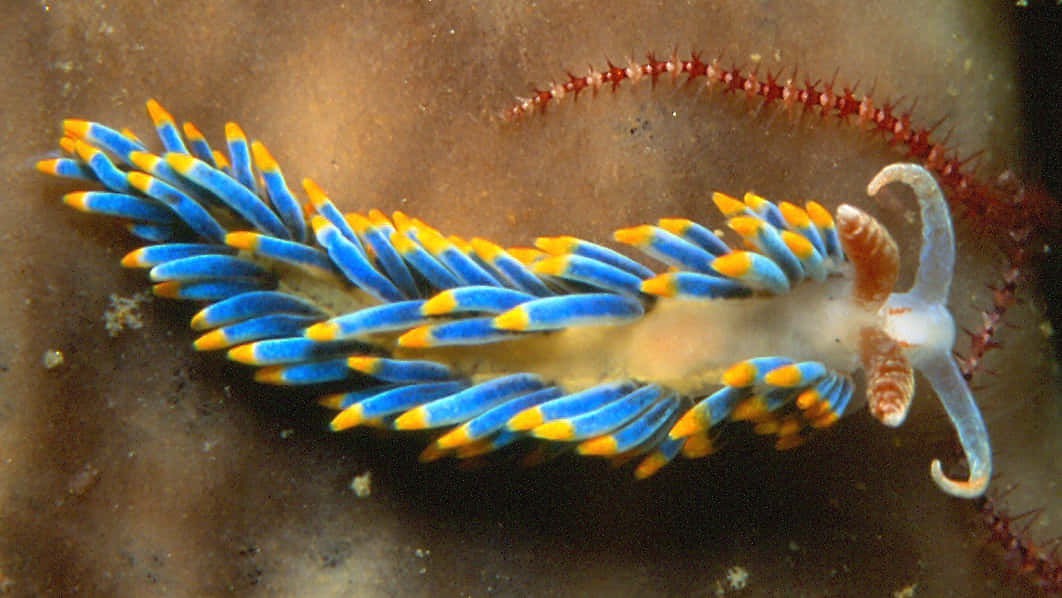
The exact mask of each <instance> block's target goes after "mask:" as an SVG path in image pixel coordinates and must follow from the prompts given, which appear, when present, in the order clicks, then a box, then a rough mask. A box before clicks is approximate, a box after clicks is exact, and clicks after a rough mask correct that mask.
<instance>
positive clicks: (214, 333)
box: [193, 314, 320, 351]
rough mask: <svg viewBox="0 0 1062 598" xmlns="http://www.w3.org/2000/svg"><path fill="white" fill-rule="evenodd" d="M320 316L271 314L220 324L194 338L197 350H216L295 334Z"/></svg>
mask: <svg viewBox="0 0 1062 598" xmlns="http://www.w3.org/2000/svg"><path fill="white" fill-rule="evenodd" d="M319 319H320V318H317V317H312V316H297V315H292V314H272V315H268V316H261V317H258V318H251V319H248V320H244V321H242V322H239V323H237V324H230V325H228V326H222V327H221V328H217V329H215V330H211V331H210V332H208V333H206V334H203V335H201V336H200V337H199V338H197V339H195V342H194V343H193V346H194V347H195V348H196V350H197V351H217V350H220V349H228V348H229V347H233V346H235V345H242V344H244V343H250V342H253V341H259V340H265V339H270V338H283V337H290V336H296V335H298V334H299V333H300V332H302V330H304V329H305V328H306V327H307V326H310V325H311V324H313V323H314V322H317V321H318V320H319Z"/></svg>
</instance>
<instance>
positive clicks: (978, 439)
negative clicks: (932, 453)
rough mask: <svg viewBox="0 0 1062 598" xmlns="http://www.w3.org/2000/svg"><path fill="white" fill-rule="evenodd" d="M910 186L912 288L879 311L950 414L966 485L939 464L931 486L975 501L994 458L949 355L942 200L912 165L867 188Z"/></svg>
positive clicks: (949, 255)
mask: <svg viewBox="0 0 1062 598" xmlns="http://www.w3.org/2000/svg"><path fill="white" fill-rule="evenodd" d="M892 182H901V183H904V184H906V185H908V186H909V187H911V188H912V189H913V190H914V192H915V195H916V196H917V198H918V204H919V206H920V208H921V213H922V250H921V253H920V262H919V265H918V274H917V275H916V277H915V284H914V286H913V287H912V288H911V290H910V292H908V293H900V294H894V295H891V296H890V297H889V299H888V301H887V302H886V304H885V306H884V307H883V308H882V313H883V314H884V315H885V319H886V322H885V332H886V333H887V334H888V335H889V336H891V337H892V338H893V339H895V340H896V341H897V342H899V343H901V344H902V345H903V346H905V347H906V349H907V357H908V358H909V359H910V361H911V364H912V365H913V366H914V367H916V368H917V369H919V370H920V371H921V372H922V374H924V375H925V377H926V379H928V380H929V383H930V384H931V385H932V386H933V390H934V391H935V392H936V393H937V397H938V398H939V399H940V402H941V403H942V404H943V405H944V409H945V410H946V411H947V412H948V417H949V418H951V421H952V424H953V425H954V426H955V431H956V433H957V434H958V437H959V443H960V444H961V445H962V449H963V452H964V453H965V455H966V461H967V463H968V464H969V467H970V476H969V479H967V480H953V479H950V478H948V477H946V476H945V475H944V473H943V470H942V468H941V464H940V461H939V460H936V459H935V460H934V461H933V462H932V464H931V466H930V474H931V476H932V477H933V481H934V482H936V484H937V485H938V486H940V488H941V489H942V490H944V491H945V492H947V493H948V494H951V495H952V496H957V497H961V498H975V497H978V496H980V495H982V494H984V492H985V490H986V489H987V487H988V479H989V478H990V477H991V475H992V455H991V449H990V448H989V443H988V432H987V431H986V430H985V424H984V420H983V419H982V418H981V412H980V411H979V410H978V408H977V403H975V402H974V399H973V395H971V394H970V389H969V388H968V387H967V385H966V381H965V380H964V379H963V377H962V374H961V373H960V372H959V369H958V366H957V365H956V363H955V360H954V359H952V357H951V355H950V352H951V348H952V345H953V344H954V341H955V322H954V320H952V317H951V314H950V313H949V312H948V309H947V304H946V303H947V299H948V289H949V287H950V286H951V278H952V271H953V269H954V266H955V239H954V235H953V233H952V228H951V219H950V217H949V215H948V208H947V205H945V203H944V196H943V195H942V194H941V192H940V187H938V186H937V184H936V181H935V180H934V179H933V176H932V175H931V174H930V173H929V172H928V171H926V170H925V169H924V168H922V167H921V166H918V165H915V164H893V165H890V166H887V167H885V168H884V169H883V170H882V171H881V172H879V173H878V174H877V176H875V177H874V179H873V180H872V181H871V182H870V184H869V185H867V193H869V194H870V195H874V194H876V193H877V192H878V190H879V189H881V187H883V186H885V185H886V184H888V183H892Z"/></svg>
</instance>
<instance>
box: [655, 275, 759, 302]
mask: <svg viewBox="0 0 1062 598" xmlns="http://www.w3.org/2000/svg"><path fill="white" fill-rule="evenodd" d="M641 290H642V292H643V293H646V294H649V295H656V296H658V297H677V298H680V299H733V298H737V297H747V296H749V295H751V294H752V289H750V288H749V287H747V286H745V285H743V284H741V283H739V282H736V281H733V280H730V279H727V278H720V277H718V276H709V275H708V274H698V273H697V272H668V273H667V274H661V275H659V276H654V277H653V278H650V279H648V280H643V281H642V283H641Z"/></svg>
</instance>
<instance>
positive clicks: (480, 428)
mask: <svg viewBox="0 0 1062 598" xmlns="http://www.w3.org/2000/svg"><path fill="white" fill-rule="evenodd" d="M563 394H564V392H563V391H562V390H561V389H559V388H557V387H556V386H550V387H547V388H543V389H541V390H536V391H533V392H529V393H527V394H524V395H522V396H518V397H516V398H513V399H509V400H508V401H505V402H504V403H502V404H500V405H498V406H497V407H493V408H491V409H488V410H486V411H484V412H483V413H482V414H480V415H477V416H476V417H473V418H472V419H470V420H468V421H467V422H465V423H464V424H461V425H459V426H457V427H456V428H454V429H453V430H450V431H449V432H447V433H446V434H443V435H442V436H440V437H438V438H436V439H435V442H434V443H433V444H432V446H433V447H434V449H433V450H432V452H431V453H429V455H431V456H433V457H435V458H438V457H442V456H444V455H446V454H447V452H448V451H451V450H456V449H458V448H459V447H462V446H466V445H470V444H472V443H474V442H479V441H481V440H483V439H484V438H487V437H488V436H490V435H492V434H494V433H495V432H498V431H499V430H502V428H503V427H504V426H505V424H506V423H507V422H508V421H509V420H510V419H512V417H513V416H515V415H516V414H517V413H520V412H521V411H524V410H525V409H529V408H531V407H534V406H535V405H539V404H541V403H544V402H546V401H549V400H552V399H555V398H557V397H559V396H562V395H563ZM517 436H520V435H519V434H517Z"/></svg>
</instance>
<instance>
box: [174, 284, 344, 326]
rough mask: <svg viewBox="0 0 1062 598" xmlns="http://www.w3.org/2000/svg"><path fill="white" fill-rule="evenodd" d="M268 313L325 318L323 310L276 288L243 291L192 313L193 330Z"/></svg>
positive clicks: (233, 322)
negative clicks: (271, 289)
mask: <svg viewBox="0 0 1062 598" xmlns="http://www.w3.org/2000/svg"><path fill="white" fill-rule="evenodd" d="M271 314H293V315H302V316H310V317H324V315H325V312H324V311H323V310H322V309H321V308H320V307H318V306H317V305H315V304H314V303H311V302H310V301H307V300H306V299H302V298H300V297H295V296H294V295H289V294H287V293H278V292H276V291H257V292H252V293H244V294H241V295H238V296H236V297H232V298H230V299H227V300H225V301H219V302H217V303H215V304H213V305H210V306H207V307H205V308H203V309H202V310H200V311H199V313H197V314H195V315H194V316H192V321H191V326H192V330H209V329H211V328H216V327H218V326H226V325H229V324H235V323H237V322H242V321H244V320H250V319H252V318H258V317H262V316H267V315H271Z"/></svg>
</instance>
